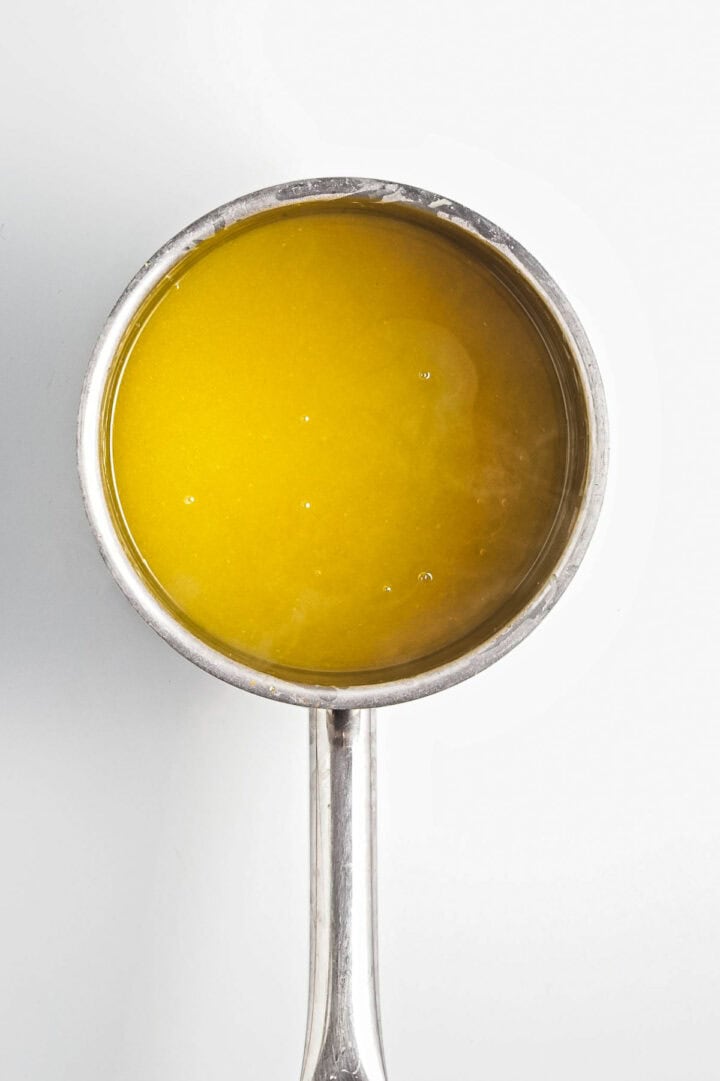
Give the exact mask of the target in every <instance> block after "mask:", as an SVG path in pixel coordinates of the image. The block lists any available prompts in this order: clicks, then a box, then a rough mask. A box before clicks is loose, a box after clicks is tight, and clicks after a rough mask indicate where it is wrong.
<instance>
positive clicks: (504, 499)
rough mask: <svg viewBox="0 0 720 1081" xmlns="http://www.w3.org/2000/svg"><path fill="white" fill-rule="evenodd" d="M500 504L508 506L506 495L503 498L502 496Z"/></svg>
mask: <svg viewBox="0 0 720 1081" xmlns="http://www.w3.org/2000/svg"><path fill="white" fill-rule="evenodd" d="M500 506H501V507H506V506H507V499H506V498H505V497H503V498H502V499H501V500H500Z"/></svg>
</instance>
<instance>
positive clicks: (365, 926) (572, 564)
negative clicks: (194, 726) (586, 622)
mask: <svg viewBox="0 0 720 1081" xmlns="http://www.w3.org/2000/svg"><path fill="white" fill-rule="evenodd" d="M343 200H345V201H347V200H352V201H353V202H354V203H355V204H358V203H365V204H372V205H373V207H374V208H375V209H377V210H378V211H382V209H383V208H384V207H387V208H388V209H390V208H392V210H393V212H397V210H398V209H401V208H405V209H406V210H407V211H408V212H409V213H412V214H413V215H414V216H415V217H416V218H420V219H422V220H423V221H424V222H425V223H426V224H427V225H428V226H430V227H433V228H437V229H439V230H443V229H452V230H454V231H455V232H457V231H460V232H461V233H462V234H463V235H465V236H466V237H467V238H468V239H469V240H471V241H472V243H474V244H475V245H477V246H478V247H479V248H480V249H482V251H483V253H484V255H485V257H486V259H487V261H488V263H489V264H490V265H492V266H493V267H494V268H496V270H497V273H498V274H499V275H500V276H501V277H502V278H503V280H504V281H505V282H506V283H507V284H508V286H509V288H511V289H512V290H513V292H514V293H515V294H516V296H518V297H519V298H520V300H521V303H522V304H523V306H524V308H525V309H526V311H527V312H528V315H529V317H530V318H532V320H533V321H534V323H535V325H536V326H537V327H538V329H539V331H540V333H541V334H542V336H543V339H544V341H545V343H546V345H547V348H548V351H549V353H550V355H551V356H552V362H553V364H554V366H555V368H556V371H557V374H558V378H559V382H560V384H561V386H562V387H563V396H564V399H565V409H566V413H567V418H568V425H569V438H568V447H569V450H568V453H569V455H570V461H569V469H570V472H571V473H572V475H573V478H574V480H573V484H572V485H571V486H570V488H569V493H568V497H567V498H568V499H569V500H571V502H572V505H571V506H570V508H569V511H568V513H567V514H566V515H565V521H566V526H565V528H564V531H563V532H562V533H561V534H560V535H558V536H556V537H555V541H554V545H553V546H551V548H549V549H548V551H547V552H546V553H545V554H544V563H543V565H542V575H541V576H539V577H538V578H537V579H536V580H537V585H536V588H534V590H533V591H532V592H531V593H530V595H529V596H525V597H524V598H523V602H522V605H521V607H520V608H519V610H515V611H513V612H511V613H510V615H509V616H508V619H507V621H506V622H505V624H504V625H503V626H501V627H500V628H499V629H495V630H494V631H493V633H492V634H491V635H490V636H489V637H482V636H480V637H479V638H478V639H477V640H473V639H472V637H471V638H470V639H466V640H464V641H463V643H461V644H460V645H459V646H458V647H457V650H456V651H455V653H452V651H451V653H450V654H449V655H447V654H446V655H445V656H444V657H442V658H441V659H440V660H439V661H438V659H437V658H435V659H431V660H429V661H428V666H427V667H426V668H424V669H422V670H420V671H418V670H417V666H415V668H414V670H412V671H408V672H403V671H402V670H400V671H393V672H392V673H391V675H390V678H384V677H383V675H382V673H380V674H379V675H378V677H377V678H373V679H368V680H367V681H366V682H363V683H362V684H361V685H357V684H348V685H337V686H328V685H326V684H325V683H324V682H320V681H318V682H317V683H314V682H313V681H312V679H311V678H310V679H307V680H306V679H305V678H304V679H303V681H302V682H295V681H294V680H293V679H291V678H287V675H286V674H285V673H279V674H277V673H271V672H267V671H261V670H259V669H255V668H253V667H251V666H250V665H248V664H246V663H243V662H241V661H240V660H238V659H237V658H235V657H231V656H227V655H226V654H224V653H223V652H222V651H220V650H219V649H217V648H215V647H214V646H213V645H211V644H208V643H207V642H205V641H203V640H201V639H200V638H199V637H197V636H196V635H195V634H194V633H193V632H192V631H191V630H190V629H189V628H188V627H186V626H184V625H183V624H182V623H181V622H180V621H179V620H178V619H177V618H176V616H175V615H174V614H173V613H172V612H171V611H170V610H169V608H168V607H165V606H164V605H163V603H162V601H161V599H159V598H158V596H156V595H155V594H154V593H153V592H152V591H151V590H150V588H149V587H148V585H147V583H146V582H145V581H144V579H143V577H142V575H141V574H140V573H139V571H138V568H137V566H136V564H135V563H134V562H133V561H132V560H131V558H130V557H129V555H128V553H127V551H126V547H125V545H124V544H123V540H122V537H121V536H120V534H119V531H118V527H117V522H116V519H115V518H114V516H113V513H112V509H111V507H110V506H109V504H108V497H107V493H106V487H105V484H104V482H103V455H102V441H103V424H104V415H105V414H104V407H103V403H104V400H105V396H106V391H107V387H108V380H109V379H110V378H111V374H112V370H113V364H114V362H115V359H116V356H117V354H118V350H119V349H120V347H121V344H122V342H123V339H124V337H125V336H126V334H127V332H128V329H129V328H130V327H131V326H132V324H133V320H134V319H135V318H136V316H137V313H138V311H139V310H140V309H141V307H142V305H143V303H144V302H145V301H146V299H147V298H148V296H149V295H150V293H151V292H152V291H153V289H155V288H156V286H157V285H158V284H159V283H160V282H161V281H162V280H163V278H164V277H165V276H166V275H168V274H169V273H170V272H171V271H172V270H173V268H174V267H176V266H177V264H178V263H180V262H181V261H182V260H183V259H185V258H186V257H187V256H188V254H189V253H191V252H193V251H194V250H195V249H197V248H198V246H199V245H202V244H203V243H205V242H206V241H209V240H211V239H212V238H213V237H215V236H216V235H217V234H218V233H220V232H222V231H224V230H226V229H229V228H230V227H231V226H234V225H236V224H237V223H239V222H242V221H246V220H249V219H251V218H253V217H254V216H257V215H262V214H266V213H268V212H272V211H276V210H277V209H278V208H282V207H289V206H292V205H294V204H301V203H308V204H310V203H313V202H320V201H323V202H325V203H330V202H332V201H343ZM607 450H608V437H607V419H606V410H605V400H604V395H603V389H602V383H601V379H600V375H599V372H598V368H597V364H596V361H595V358H594V356H593V352H592V349H591V347H590V344H589V342H588V339H587V336H586V334H585V332H584V330H583V328H582V326H581V324H580V322H579V320H578V317H577V315H576V314H575V312H574V311H573V309H572V307H571V306H570V304H569V302H568V300H567V299H566V297H565V296H564V294H563V293H562V291H561V290H560V288H559V287H558V285H557V284H556V283H555V282H554V281H553V279H552V278H551V277H550V275H549V274H548V273H547V272H546V271H545V270H544V269H543V267H542V266H541V265H540V264H539V263H538V262H537V261H536V260H535V259H534V258H533V257H532V256H531V255H530V254H529V253H528V252H527V251H525V249H524V248H522V247H521V246H520V245H519V244H518V243H517V242H516V241H515V240H513V239H512V237H510V236H508V234H507V233H505V232H503V230H502V229H500V228H498V227H497V226H496V225H494V224H493V223H492V222H490V221H488V220H487V219H486V218H484V217H482V216H481V215H480V214H477V213H475V212H474V211H472V210H469V209H467V208H466V207H464V206H461V205H459V204H458V203H455V202H453V201H452V200H450V199H445V198H443V197H441V196H438V195H435V194H432V193H430V192H427V191H424V190H422V189H419V188H414V187H410V186H408V185H404V184H396V183H390V182H386V181H379V180H365V179H357V178H351V177H340V178H337V177H335V178H329V179H328V178H323V179H314V180H303V181H298V182H296V183H292V184H284V185H279V186H277V187H273V188H267V189H264V190H263V191H259V192H255V193H253V194H251V195H246V196H243V197H241V198H239V199H236V200H234V201H233V202H231V203H228V204H227V205H225V206H222V207H220V208H219V209H217V210H214V211H212V212H211V213H209V214H207V215H205V216H204V217H203V218H201V219H200V220H199V221H197V222H195V223H194V224H192V225H190V226H189V227H188V228H186V229H184V230H183V231H182V232H180V233H179V234H178V235H177V236H176V237H174V238H173V239H172V240H170V241H169V242H168V243H167V244H166V245H165V246H164V247H163V248H161V249H160V251H158V252H157V253H156V255H154V256H153V257H152V258H151V259H150V260H149V261H148V262H146V263H145V264H144V266H143V267H142V269H141V270H140V272H139V273H138V274H137V275H136V277H135V278H134V279H133V280H132V281H131V282H130V284H129V285H128V287H127V288H126V290H125V291H124V293H123V294H122V296H121V297H120V299H119V300H118V302H117V304H116V306H115V308H114V309H113V311H112V312H111V314H110V316H109V318H108V320H107V322H106V324H105V327H104V329H103V331H102V333H101V335H100V338H99V340H98V343H97V346H96V348H95V351H94V354H93V357H92V359H91V362H90V366H89V369H88V373H87V377H86V380H85V384H84V388H83V392H82V400H81V405H80V416H79V425H78V462H79V472H80V479H81V485H82V491H83V497H84V501H85V507H86V510H87V515H88V518H89V521H90V525H91V527H92V530H93V532H94V535H95V538H96V540H97V543H98V545H99V548H100V551H101V553H102V556H103V558H104V560H105V562H106V564H107V566H108V567H109V569H110V572H111V573H112V575H113V577H114V578H115V580H116V582H117V583H118V585H119V586H120V588H121V589H122V590H123V592H124V593H125V594H126V596H127V597H128V599H129V600H130V602H131V603H132V604H133V606H134V607H135V609H136V610H137V611H138V612H139V614H140V615H141V616H142V617H143V619H144V620H145V621H146V622H147V623H148V624H149V625H150V626H151V627H152V628H153V629H154V630H155V631H157V632H158V633H159V634H160V635H161V636H162V637H163V638H164V639H165V640H166V641H167V642H169V643H170V645H172V646H173V647H174V648H175V649H176V650H178V651H179V652H180V653H181V654H183V656H185V657H186V658H188V660H191V661H193V663H195V664H197V665H199V667H201V668H203V669H205V670H206V671H207V672H210V673H212V674H213V675H215V676H217V677H219V678H220V679H223V680H225V681H226V682H228V683H231V684H233V685H234V686H236V687H239V688H241V689H243V690H245V691H250V692H252V693H254V694H259V695H263V696H265V697H266V698H270V699H276V700H278V701H281V702H288V703H292V704H294V705H298V706H304V707H309V711H310V829H311V878H310V882H311V957H310V997H309V1010H308V1022H307V1033H306V1042H305V1054H304V1061H303V1066H302V1073H301V1078H302V1081H344V1079H351V1078H352V1079H355V1081H383V1079H384V1078H385V1077H386V1070H385V1061H384V1054H383V1046H382V1037H381V1029H380V1020H379V1017H380V1015H379V1007H378V981H377V933H376V877H375V832H376V829H375V731H376V710H377V709H378V707H381V706H387V705H391V704H393V703H397V702H405V701H408V700H410V699H414V698H419V697H421V696H424V695H428V694H434V693H435V692H437V691H441V690H442V689H443V688H446V687H450V686H452V685H453V684H456V683H458V682H460V681H461V680H464V679H467V678H468V677H470V676H474V675H476V674H477V673H479V672H481V671H482V670H483V669H484V668H487V667H488V665H490V664H493V663H494V662H495V661H497V660H499V659H500V658H501V657H503V656H504V655H505V654H506V653H507V652H508V651H509V650H510V649H512V648H513V646H515V645H517V644H518V643H519V642H521V641H522V640H523V639H524V638H525V637H526V636H527V635H528V634H529V633H530V631H531V630H533V628H534V627H536V626H537V625H538V623H539V622H540V621H541V620H542V619H543V617H544V616H545V615H546V614H547V612H548V611H549V610H550V609H551V608H552V607H553V606H554V604H555V603H556V601H557V600H558V598H559V597H560V596H561V594H562V593H563V591H564V590H565V588H566V587H567V585H568V583H569V582H570V580H571V578H572V577H573V575H574V573H575V571H576V569H577V567H578V564H579V562H580V560H581V559H582V557H583V555H584V553H585V551H586V548H587V546H588V543H589V541H590V538H591V535H592V533H593V530H594V528H595V525H596V522H597V518H598V514H599V512H600V507H601V503H602V497H603V492H604V487H605V478H606V470H607ZM338 683H339V684H341V681H338Z"/></svg>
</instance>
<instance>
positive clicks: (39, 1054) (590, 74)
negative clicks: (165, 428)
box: [0, 0, 720, 1081]
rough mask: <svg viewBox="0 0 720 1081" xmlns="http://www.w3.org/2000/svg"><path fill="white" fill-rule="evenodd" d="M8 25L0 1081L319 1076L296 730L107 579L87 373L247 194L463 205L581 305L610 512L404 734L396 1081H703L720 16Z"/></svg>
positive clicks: (388, 763)
mask: <svg viewBox="0 0 720 1081" xmlns="http://www.w3.org/2000/svg"><path fill="white" fill-rule="evenodd" d="M260 8H261V10H255V9H254V8H251V7H250V6H249V5H247V4H242V3H241V2H238V0H232V2H230V0H227V2H226V0H209V3H205V4H201V3H197V4H189V3H184V4H180V3H170V2H169V0H151V2H148V0H144V2H142V3H141V2H140V0H126V2H125V3H122V4H109V3H107V2H103V3H95V2H92V0H77V2H75V3H69V2H67V0H64V2H57V3H50V2H49V0H46V2H45V3H39V4H38V3H35V4H33V3H22V4H12V5H6V7H5V10H4V15H3V22H2V35H1V36H0V54H1V55H0V84H1V86H0V89H1V93H0V110H2V114H3V127H2V144H1V145H2V155H3V159H4V164H3V167H2V179H1V180H0V210H1V217H0V221H2V226H1V227H0V267H1V271H2V289H1V291H0V303H2V306H3V311H2V317H1V322H0V327H1V328H2V329H1V331H0V333H1V334H2V356H1V357H0V362H1V363H2V395H1V401H0V410H1V416H0V439H1V440H2V455H1V458H0V462H1V465H0V469H1V470H2V507H3V516H2V520H1V521H0V531H1V541H2V562H1V567H2V577H3V585H2V596H3V608H2V625H1V628H0V630H1V633H2V642H1V648H0V665H1V666H2V676H1V679H0V688H1V689H0V703H1V708H2V723H1V727H0V737H1V742H2V746H1V748H0V760H1V764H0V801H1V808H2V809H1V818H0V830H1V832H2V838H1V845H2V872H3V880H4V885H3V888H2V894H1V896H0V939H2V941H1V942H0V956H1V957H2V962H1V965H0V1027H1V1029H2V1031H1V1033H0V1076H2V1078H3V1079H6V1081H21V1079H22V1081H65V1079H67V1081H98V1079H99V1078H102V1079H103V1081H171V1079H172V1081H207V1079H210V1078H212V1079H213V1081H231V1079H232V1081H237V1079H239V1078H247V1079H254V1078H263V1079H268V1081H273V1079H277V1081H281V1079H282V1081H286V1079H287V1078H292V1077H297V1075H298V1071H299V1066H300V1058H301V1051H302V1039H303V1031H304V1015H305V991H306V949H307V935H306V921H307V907H306V905H307V885H306V876H307V866H306V864H307V826H306V813H307V812H306V808H307V803H306V799H307V797H306V769H307V767H306V726H305V720H304V717H303V715H302V713H301V712H299V711H293V710H292V709H291V708H289V707H282V706H278V705H273V704H270V703H267V702H264V701H261V700H256V699H253V698H251V697H249V696H246V695H243V694H241V693H239V692H235V691H233V690H231V689H230V688H227V687H225V686H222V685H220V684H218V683H216V682H214V681H213V680H212V679H211V678H210V677H208V676H206V675H204V674H203V673H202V672H200V671H195V670H194V669H193V668H192V667H191V666H190V665H188V664H187V663H186V662H185V661H183V660H182V659H181V658H180V657H178V656H176V655H175V654H174V653H173V652H172V651H171V650H170V649H169V648H168V647H167V646H166V645H165V644H164V643H162V642H161V641H160V640H159V639H157V638H156V637H155V636H154V635H153V634H152V632H150V631H149V630H148V629H146V628H145V626H144V625H143V624H142V622H141V621H140V620H139V618H138V617H137V616H136V615H135V614H134V613H133V612H132V611H131V609H130V608H129V606H128V605H127V603H126V602H125V601H124V599H123V598H122V597H121V595H120V594H119V592H118V591H117V589H116V588H115V587H114V586H113V584H112V583H111V580H110V578H109V576H108V574H107V572H106V571H105V569H104V568H103V566H102V564H101V562H100V559H99V557H98V556H97V555H96V552H95V550H94V546H93V542H92V540H91V537H90V533H89V531H88V529H87V527H86V524H85V521H84V518H83V512H82V509H81V505H80V499H79V494H78V487H77V483H76V478H75V466H74V460H73V454H74V450H73V440H74V424H75V413H76V407H77V401H78V396H79V392H80V385H81V381H82V377H83V372H84V368H85V365H86V362H87V358H88V356H89V353H90V350H91V348H92V345H93V341H94V339H95V336H96V334H97V332H98V331H99V329H100V326H101V323H102V321H103V318H104V316H105V314H106V312H107V310H108V309H109V308H110V306H111V304H112V303H113V301H114V299H115V297H116V296H117V294H118V293H119V292H120V290H121V289H122V287H123V286H124V285H125V283H126V281H127V279H128V278H129V277H130V276H131V274H132V273H133V272H134V271H135V270H136V269H137V267H138V266H139V265H140V264H141V263H142V262H143V260H144V259H145V258H146V257H147V256H148V255H149V254H151V253H152V252H153V251H154V250H155V249H156V248H157V247H158V246H159V245H160V244H161V243H162V242H163V241H164V240H165V239H166V238H167V237H169V236H170V235H172V234H173V233H174V232H176V231H177V230H178V229H179V228H180V227H182V226H183V225H185V224H186V223H187V222H189V221H190V220H192V219H194V218H196V217H197V216H199V215H200V214H201V213H203V212H204V211H206V210H208V209H210V208H212V207H213V206H216V205H217V204H219V203H221V202H224V201H225V200H227V199H230V198H232V197H233V196H235V195H238V194H240V193H242V192H245V191H249V190H252V189H254V188H257V187H261V186H264V185H266V184H270V183H277V182H279V181H281V180H289V179H294V178H297V177H303V176H312V175H328V174H344V173H349V174H358V175H369V176H380V177H385V178H389V179H396V180H407V181H410V182H412V183H416V184H419V185H421V186H425V187H428V188H430V189H434V190H436V191H438V192H440V193H442V194H444V195H447V196H450V197H454V198H457V199H459V200H461V201H463V202H465V203H467V204H469V205H470V206H472V207H475V208H476V209H478V210H480V211H481V212H482V213H484V214H485V215H487V216H488V217H489V218H491V219H493V220H495V221H497V222H498V223H499V224H501V225H502V226H504V227H505V228H506V229H508V230H509V231H510V232H511V233H513V234H514V235H516V236H517V237H518V239H519V240H521V242H522V243H523V244H525V245H526V246H527V247H528V248H529V249H530V250H531V251H532V252H533V253H534V254H535V255H537V257H538V258H539V259H540V260H541V261H542V262H543V263H545V265H546V266H547V267H548V269H549V270H550V271H551V273H553V274H554V275H555V276H556V277H557V279H558V281H559V282H560V283H561V285H562V286H563V287H564V288H565V290H566V291H567V293H568V294H569V296H570V298H571V300H572V301H573V302H574V303H575V305H576V306H577V308H578V310H579V312H580V314H581V317H582V318H583V319H584V320H585V322H586V325H587V328H588V331H589V332H590V335H591V338H592V340H593V342H594V344H595V347H596V350H597V353H598V357H599V361H600V364H601V367H602V371H603V375H604V377H605V381H606V385H607V390H608V397H609V405H610V410H611V419H612V426H613V432H612V436H613V457H612V476H611V488H610V493H609V497H608V500H607V506H606V511H605V513H604V516H603V519H602V523H601V527H600V531H599V535H598V536H597V538H596V541H595V542H594V544H593V546H592V548H591V552H590V555H589V557H588V559H587V561H586V563H585V565H584V566H583V568H582V570H581V573H580V574H579V575H578V578H577V580H576V582H575V583H574V584H573V586H572V587H571V589H570V592H569V593H568V595H567V596H566V597H565V599H564V600H563V601H562V602H561V603H560V605H559V606H558V608H557V609H556V610H555V611H554V612H553V613H552V614H551V616H550V617H549V618H548V619H547V621H546V622H545V623H544V624H543V626H542V627H541V628H540V629H539V630H538V631H537V632H536V633H535V634H534V635H532V636H531V638H530V639H529V640H528V641H527V642H526V643H525V644H523V645H522V646H521V647H519V648H518V649H517V650H516V652H515V653H514V654H513V655H511V656H510V657H508V658H507V659H505V660H504V661H502V662H501V663H500V664H498V665H497V666H496V668H495V669H493V670H491V671H489V672H487V673H485V674H484V675H482V676H481V677H479V678H477V679H476V680H474V681H472V682H471V683H469V684H465V685H464V686H462V687H458V688H456V689H455V690H453V691H450V692H448V693H445V694H443V695H442V696H440V697H438V698H436V699H430V700H427V701H423V702H419V703H415V704H411V705H408V706H405V707H402V708H396V709H394V710H390V711H388V712H387V713H385V714H383V715H382V716H381V718H380V737H379V743H380V747H379V750H380V766H379V769H380V778H379V785H380V792H379V799H380V900H381V986H382V999H383V1015H384V1028H385V1036H386V1049H387V1057H388V1064H389V1071H390V1081H403V1079H407V1081H410V1079H412V1081H438V1079H440V1078H442V1079H443V1081H444V1079H446V1078H452V1077H458V1078H466V1077H467V1078H475V1077H478V1078H488V1079H492V1081H527V1079H528V1078H533V1079H534V1081H545V1079H547V1081H577V1079H578V1078H582V1079H583V1081H608V1079H609V1078H612V1079H613V1081H641V1079H642V1081H717V1078H718V1076H720V1050H719V1044H718V1036H717V1033H718V1024H719V1022H720V979H719V976H718V973H719V971H720V941H719V938H720V935H719V931H718V911H719V903H720V896H719V894H720V881H719V876H718V848H719V846H720V845H719V842H720V837H719V834H720V826H719V820H720V796H719V789H718V783H717V774H718V765H720V754H719V750H720V747H719V736H718V713H719V710H718V705H717V690H716V683H717V677H716V671H715V670H716V664H717V662H716V650H717V641H716V633H715V623H716V619H715V611H716V608H717V604H718V600H719V599H720V598H719V597H718V588H717V571H716V562H717V552H718V546H719V545H720V528H719V527H720V522H719V519H718V510H717V502H716V496H717V486H718V479H719V478H718V470H717V460H716V459H717V437H716V427H717V416H718V389H719V382H718V359H717V358H718V354H717V325H716V324H717V317H716V306H717V299H716V287H717V277H716V270H717V251H718V243H719V242H720V235H719V229H718V213H717V211H718V195H717V165H718V155H717V142H716V139H715V137H716V134H717V128H716V119H717V91H718V80H717V77H716V73H715V65H716V56H717V32H718V17H717V8H716V6H715V5H714V4H712V3H710V2H709V0H708V2H707V3H701V2H698V0H691V2H689V3H688V2H686V3H682V4H681V3H679V2H661V3H657V2H653V3H651V2H650V0H646V2H642V3H641V2H638V0H633V2H630V3H628V2H627V0H611V2H606V3H603V4H595V5H589V4H576V3H564V2H561V0H546V2H542V3H530V2H529V0H526V2H523V3H521V4H507V3H505V2H503V3H500V2H499V0H493V2H489V3H483V4H474V3H470V2H467V3H465V4H459V3H455V4H452V3H451V4H444V5H440V6H438V5H434V4H433V5H431V4H426V3H423V2H418V0H416V2H415V3H414V4H409V3H389V4H377V3H374V2H371V3H368V4H366V5H360V6H357V5H355V6H353V5H345V4H340V3H337V2H336V0H333V2H330V0H323V2H321V3H318V4H314V5H300V4H291V3H289V2H288V0H283V2H281V3H274V4H272V5H267V6H263V5H261V6H260Z"/></svg>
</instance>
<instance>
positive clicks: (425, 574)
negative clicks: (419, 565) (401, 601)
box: [418, 571, 433, 582]
mask: <svg viewBox="0 0 720 1081" xmlns="http://www.w3.org/2000/svg"><path fill="white" fill-rule="evenodd" d="M432 580H433V576H432V574H431V573H430V571H420V573H419V574H418V582H432Z"/></svg>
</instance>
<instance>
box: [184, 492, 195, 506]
mask: <svg viewBox="0 0 720 1081" xmlns="http://www.w3.org/2000/svg"><path fill="white" fill-rule="evenodd" d="M185 502H186V503H187V505H188V506H190V504H191V503H194V502H195V496H194V495H186V496H185Z"/></svg>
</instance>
